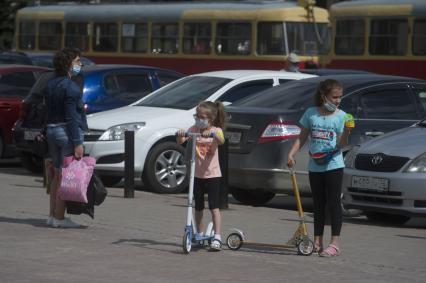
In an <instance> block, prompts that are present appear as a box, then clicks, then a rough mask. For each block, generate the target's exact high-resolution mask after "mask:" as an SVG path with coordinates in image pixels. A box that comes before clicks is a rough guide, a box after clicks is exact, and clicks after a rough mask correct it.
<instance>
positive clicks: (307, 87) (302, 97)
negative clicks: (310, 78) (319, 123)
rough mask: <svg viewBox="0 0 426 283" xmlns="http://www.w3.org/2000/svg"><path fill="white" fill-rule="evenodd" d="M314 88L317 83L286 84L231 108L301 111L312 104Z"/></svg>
mask: <svg viewBox="0 0 426 283" xmlns="http://www.w3.org/2000/svg"><path fill="white" fill-rule="evenodd" d="M316 87H317V83H312V82H308V83H307V82H304V80H300V81H297V82H296V81H293V82H288V83H286V84H284V85H281V86H277V87H274V88H271V89H268V90H265V91H262V92H259V93H257V94H255V95H253V96H250V97H248V98H245V99H242V100H239V101H237V102H235V103H233V104H232V106H243V107H261V108H272V109H281V110H301V109H304V108H306V107H309V106H311V105H312V104H313V101H314V99H313V97H314V93H315V90H316Z"/></svg>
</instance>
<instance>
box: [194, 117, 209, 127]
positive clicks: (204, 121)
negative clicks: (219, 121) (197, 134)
mask: <svg viewBox="0 0 426 283" xmlns="http://www.w3.org/2000/svg"><path fill="white" fill-rule="evenodd" d="M208 126H209V120H208V119H200V118H195V127H197V128H198V129H205V128H207V127H208Z"/></svg>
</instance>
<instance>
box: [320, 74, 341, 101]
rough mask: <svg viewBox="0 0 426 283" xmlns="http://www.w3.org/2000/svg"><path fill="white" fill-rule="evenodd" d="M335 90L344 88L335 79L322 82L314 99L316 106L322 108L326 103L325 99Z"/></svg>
mask: <svg viewBox="0 0 426 283" xmlns="http://www.w3.org/2000/svg"><path fill="white" fill-rule="evenodd" d="M335 88H340V89H342V88H343V86H342V84H341V83H340V82H339V81H336V80H333V79H327V80H325V81H322V82H320V83H319V85H318V87H317V91H316V93H315V97H314V100H315V106H318V107H319V106H322V105H323V104H324V102H325V101H324V98H323V97H324V96H327V95H328V94H329V93H330V92H331V91H332V90H333V89H335Z"/></svg>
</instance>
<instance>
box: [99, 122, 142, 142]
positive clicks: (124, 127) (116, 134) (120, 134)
mask: <svg viewBox="0 0 426 283" xmlns="http://www.w3.org/2000/svg"><path fill="white" fill-rule="evenodd" d="M144 126H145V123H144V122H140V123H128V124H121V125H116V126H113V127H111V128H109V129H108V130H106V131H105V132H104V133H103V134H102V135H101V136H100V138H99V140H100V141H119V140H124V132H125V131H135V132H136V131H138V130H140V129H142V128H143V127H144Z"/></svg>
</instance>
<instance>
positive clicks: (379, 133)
mask: <svg viewBox="0 0 426 283" xmlns="http://www.w3.org/2000/svg"><path fill="white" fill-rule="evenodd" d="M384 134H385V133H384V132H378V131H372V132H365V135H366V136H368V137H377V136H381V135H384Z"/></svg>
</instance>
